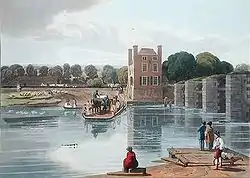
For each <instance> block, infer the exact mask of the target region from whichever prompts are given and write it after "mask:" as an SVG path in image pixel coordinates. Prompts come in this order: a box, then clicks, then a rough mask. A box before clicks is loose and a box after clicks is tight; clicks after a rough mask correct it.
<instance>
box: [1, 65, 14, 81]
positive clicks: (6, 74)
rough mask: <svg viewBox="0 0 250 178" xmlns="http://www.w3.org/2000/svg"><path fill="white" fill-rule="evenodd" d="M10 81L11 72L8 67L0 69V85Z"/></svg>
mask: <svg viewBox="0 0 250 178" xmlns="http://www.w3.org/2000/svg"><path fill="white" fill-rule="evenodd" d="M11 79H12V71H11V70H10V69H9V67H8V66H2V67H1V83H5V82H7V81H10V80H11Z"/></svg>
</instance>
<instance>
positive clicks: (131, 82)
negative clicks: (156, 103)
mask: <svg viewBox="0 0 250 178" xmlns="http://www.w3.org/2000/svg"><path fill="white" fill-rule="evenodd" d="M130 85H134V84H133V77H130Z"/></svg>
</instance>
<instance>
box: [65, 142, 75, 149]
mask: <svg viewBox="0 0 250 178" xmlns="http://www.w3.org/2000/svg"><path fill="white" fill-rule="evenodd" d="M62 147H67V148H77V147H78V144H77V143H71V144H62Z"/></svg>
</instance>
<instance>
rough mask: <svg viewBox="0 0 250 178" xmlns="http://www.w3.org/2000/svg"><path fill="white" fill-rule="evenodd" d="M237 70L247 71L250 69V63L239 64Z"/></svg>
mask: <svg viewBox="0 0 250 178" xmlns="http://www.w3.org/2000/svg"><path fill="white" fill-rule="evenodd" d="M234 71H235V72H247V71H250V65H249V64H238V65H237V66H236V67H235V70H234Z"/></svg>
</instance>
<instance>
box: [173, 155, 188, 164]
mask: <svg viewBox="0 0 250 178" xmlns="http://www.w3.org/2000/svg"><path fill="white" fill-rule="evenodd" d="M176 158H177V159H178V160H179V161H180V162H181V163H182V164H183V165H184V167H187V166H188V163H189V160H188V159H187V158H186V157H185V156H183V155H178V156H176Z"/></svg>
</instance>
